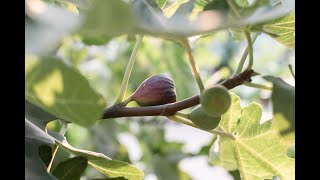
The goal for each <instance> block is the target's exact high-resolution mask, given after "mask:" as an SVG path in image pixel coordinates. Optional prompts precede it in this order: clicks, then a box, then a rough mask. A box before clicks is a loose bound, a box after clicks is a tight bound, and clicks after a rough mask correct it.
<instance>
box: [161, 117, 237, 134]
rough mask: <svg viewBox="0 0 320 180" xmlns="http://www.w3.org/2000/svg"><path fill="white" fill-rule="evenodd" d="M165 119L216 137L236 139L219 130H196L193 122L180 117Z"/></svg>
mask: <svg viewBox="0 0 320 180" xmlns="http://www.w3.org/2000/svg"><path fill="white" fill-rule="evenodd" d="M167 118H168V119H170V120H172V121H175V122H178V123H182V124H186V125H188V126H192V127H194V128H197V129H200V130H203V131H207V132H209V133H212V134H216V135H220V136H226V137H229V138H231V139H232V140H235V139H236V137H235V136H234V135H233V134H231V133H228V132H224V131H220V130H216V129H211V130H204V129H201V128H198V127H197V126H196V125H195V124H193V122H191V121H189V120H187V119H185V118H182V117H178V116H167Z"/></svg>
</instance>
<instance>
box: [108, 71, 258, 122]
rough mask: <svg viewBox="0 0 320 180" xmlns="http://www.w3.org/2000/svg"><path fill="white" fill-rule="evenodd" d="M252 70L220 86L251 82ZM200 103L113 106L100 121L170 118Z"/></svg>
mask: <svg viewBox="0 0 320 180" xmlns="http://www.w3.org/2000/svg"><path fill="white" fill-rule="evenodd" d="M252 74H253V71H252V70H246V71H244V72H242V73H241V74H239V75H237V76H234V77H232V78H229V79H227V80H226V81H224V82H222V83H221V85H223V86H225V87H226V88H227V89H232V88H234V87H236V86H239V85H241V84H242V83H243V82H244V81H249V82H250V81H251V76H252ZM199 103H200V98H199V95H195V96H192V97H190V98H187V99H184V100H181V101H178V102H175V103H169V104H164V105H158V106H146V107H125V106H121V105H113V106H111V107H108V108H106V109H105V110H104V112H103V116H102V119H109V118H118V117H133V116H172V115H173V114H174V113H175V112H177V111H180V110H183V109H186V108H189V107H192V106H195V105H198V104H199Z"/></svg>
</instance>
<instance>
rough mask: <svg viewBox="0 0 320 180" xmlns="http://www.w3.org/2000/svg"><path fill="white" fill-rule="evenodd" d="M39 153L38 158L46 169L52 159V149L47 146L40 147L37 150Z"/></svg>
mask: <svg viewBox="0 0 320 180" xmlns="http://www.w3.org/2000/svg"><path fill="white" fill-rule="evenodd" d="M38 151H39V157H40V159H41V160H42V161H43V162H44V164H45V165H46V167H48V165H49V163H50V161H51V158H52V148H51V146H48V145H41V146H39V148H38Z"/></svg>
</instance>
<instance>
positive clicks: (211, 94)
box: [200, 85, 231, 117]
mask: <svg viewBox="0 0 320 180" xmlns="http://www.w3.org/2000/svg"><path fill="white" fill-rule="evenodd" d="M200 104H201V105H202V107H203V109H204V110H205V112H206V113H208V114H209V115H211V116H214V117H219V116H221V115H222V114H224V113H226V112H227V111H228V109H229V107H230V105H231V96H230V94H229V92H228V90H227V89H226V88H225V87H224V86H221V85H216V86H212V87H210V88H207V89H205V90H204V91H203V92H202V94H201V95H200Z"/></svg>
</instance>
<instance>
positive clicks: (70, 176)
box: [52, 157, 88, 180]
mask: <svg viewBox="0 0 320 180" xmlns="http://www.w3.org/2000/svg"><path fill="white" fill-rule="evenodd" d="M87 165H88V160H87V159H86V158H84V157H74V158H70V159H68V160H66V161H63V162H60V163H59V164H58V166H57V167H56V168H55V169H54V170H53V171H52V174H53V175H54V176H55V177H56V178H58V179H59V180H78V179H80V177H81V174H82V173H83V172H84V170H85V169H86V168H87Z"/></svg>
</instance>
